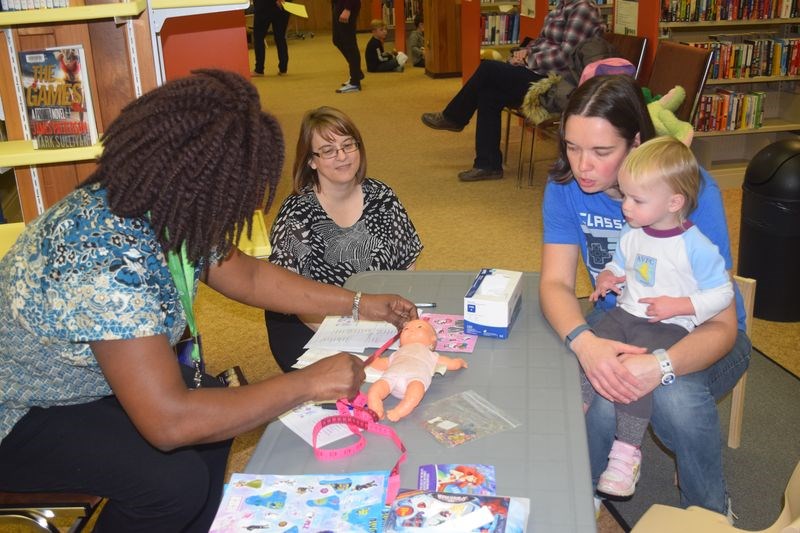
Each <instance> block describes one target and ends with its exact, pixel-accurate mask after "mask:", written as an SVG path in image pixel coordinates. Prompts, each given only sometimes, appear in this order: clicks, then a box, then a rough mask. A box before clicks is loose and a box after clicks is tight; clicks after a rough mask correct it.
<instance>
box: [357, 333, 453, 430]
mask: <svg viewBox="0 0 800 533" xmlns="http://www.w3.org/2000/svg"><path fill="white" fill-rule="evenodd" d="M435 347H436V331H435V330H434V329H433V326H431V325H430V324H428V323H427V322H425V321H424V320H412V321H410V322H408V323H407V324H406V325H405V327H404V328H403V331H401V332H400V349H399V350H397V351H396V352H394V353H393V354H392V355H390V356H389V357H381V358H378V359H376V360H375V361H373V362H372V364H371V366H372V367H373V368H375V369H377V370H382V371H383V375H382V376H381V377H380V379H379V380H378V381H376V382H375V383H373V384H372V385H371V386H370V388H369V391H367V405H369V408H370V409H372V410H373V411H375V412H376V413H377V414H378V416H379V417H381V418H383V415H384V412H383V399H384V398H386V397H387V396H389V393H391V394H392V396H395V397H396V398H400V403H398V404H397V405H396V406H395V407H394V409H389V411H387V412H386V417H387V418H388V419H389V420H391V421H392V422H397V421H398V420H400V419H401V418H403V417H404V416H406V415H408V414H409V413H411V411H413V410H414V408H415V407H416V406H417V405H418V404H419V402H420V401H421V400H422V397H423V396H424V395H425V391H426V390H428V386H430V384H431V379H432V378H433V373H434V370H435V369H436V367H437V365H444V366H446V367H447V369H448V370H457V369H459V368H466V366H467V363H466V361H464V360H463V359H461V358H460V357H459V358H457V359H453V358H451V357H446V356H444V355H439V354H438V353H436V352H434V351H433V349H434V348H435Z"/></svg>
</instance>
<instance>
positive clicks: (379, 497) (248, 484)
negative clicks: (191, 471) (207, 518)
mask: <svg viewBox="0 0 800 533" xmlns="http://www.w3.org/2000/svg"><path fill="white" fill-rule="evenodd" d="M388 480H389V472H383V471H377V472H360V473H352V474H350V473H347V474H321V475H315V474H298V475H273V474H263V475H261V474H233V475H232V476H231V480H230V482H229V483H228V485H227V486H226V488H225V493H224V495H223V497H222V502H221V503H220V506H219V509H218V510H217V515H216V516H215V517H214V522H213V523H212V524H211V529H210V533H233V532H239V531H242V532H248V531H276V532H277V531H281V532H284V531H292V530H293V529H292V528H293V527H294V528H296V529H295V531H347V532H350V533H372V532H375V531H380V526H381V524H383V522H384V520H385V512H386V506H385V498H386V489H387V486H388Z"/></svg>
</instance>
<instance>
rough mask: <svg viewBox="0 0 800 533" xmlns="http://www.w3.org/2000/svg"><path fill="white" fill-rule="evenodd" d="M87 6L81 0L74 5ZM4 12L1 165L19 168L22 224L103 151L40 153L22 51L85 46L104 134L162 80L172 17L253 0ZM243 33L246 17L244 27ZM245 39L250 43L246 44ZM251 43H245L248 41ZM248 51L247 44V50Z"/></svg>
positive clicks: (149, 0)
mask: <svg viewBox="0 0 800 533" xmlns="http://www.w3.org/2000/svg"><path fill="white" fill-rule="evenodd" d="M73 3H80V0H73ZM83 3H84V4H85V5H77V6H73V7H68V8H57V9H33V10H27V11H17V12H2V13H0V28H2V32H3V38H2V40H1V41H0V101H2V103H3V104H4V110H5V115H6V117H5V118H6V128H7V132H8V140H7V141H4V142H0V167H3V166H9V167H14V168H15V174H16V182H17V189H18V192H19V198H20V204H21V208H22V215H23V219H24V220H25V221H26V222H27V221H30V220H32V219H33V218H35V217H36V216H38V215H39V214H40V213H42V212H43V211H44V210H45V209H46V208H47V207H49V206H50V205H52V204H53V203H55V202H56V201H58V200H59V199H60V198H61V197H63V196H64V195H65V194H67V193H68V192H70V191H71V190H73V189H74V188H75V186H76V185H78V184H79V183H80V182H82V181H83V180H84V179H86V178H87V177H88V176H89V175H90V174H91V172H92V171H93V170H94V167H95V165H94V162H93V159H94V158H95V157H96V156H97V155H98V154H100V152H101V151H102V146H101V145H100V144H99V143H98V144H97V145H95V146H91V147H84V148H73V149H64V150H34V149H33V147H32V144H31V142H30V140H29V135H28V131H27V125H26V121H27V118H26V115H25V107H24V103H23V101H22V96H21V91H20V83H19V69H18V63H17V52H18V51H20V50H30V49H37V48H45V47H51V46H58V45H70V44H81V45H82V46H83V48H84V51H85V52H86V59H87V69H88V70H89V72H90V74H89V78H90V87H89V90H90V91H91V93H92V95H93V107H94V115H95V120H96V122H97V128H98V131H100V132H102V131H104V129H105V126H106V125H108V124H110V123H111V121H113V120H114V119H115V118H116V117H117V116H118V115H119V113H120V111H121V110H122V108H123V107H124V106H125V105H126V104H127V103H128V102H130V101H131V100H133V99H135V98H137V97H138V96H140V95H141V94H143V93H144V92H146V91H148V90H150V89H152V88H154V87H156V86H157V85H158V84H160V83H163V81H164V79H165V75H164V55H163V52H164V50H165V48H166V46H165V44H166V43H162V35H161V32H162V28H163V26H164V24H165V22H167V21H168V20H173V19H178V18H181V17H187V16H191V15H208V14H213V13H220V12H226V11H238V10H242V11H243V10H244V9H245V8H246V7H247V4H248V2H247V0H133V1H127V2H119V3H113V2H109V1H102V0H101V1H98V0H85V2H83ZM241 31H242V32H244V15H243V14H242V28H241ZM245 42H246V41H245ZM245 46H246V44H245ZM245 50H246V47H245Z"/></svg>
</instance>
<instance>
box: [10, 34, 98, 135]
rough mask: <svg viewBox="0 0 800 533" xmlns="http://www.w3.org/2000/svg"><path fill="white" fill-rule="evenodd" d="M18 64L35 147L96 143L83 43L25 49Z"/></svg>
mask: <svg viewBox="0 0 800 533" xmlns="http://www.w3.org/2000/svg"><path fill="white" fill-rule="evenodd" d="M19 66H20V74H21V77H22V92H23V98H24V100H25V108H26V110H27V115H28V127H29V128H30V134H31V140H32V141H33V147H34V148H36V149H54V148H76V147H79V146H91V145H92V144H95V143H96V142H97V139H98V136H97V126H96V124H95V120H94V110H93V108H92V98H91V91H90V88H89V78H88V74H87V65H86V58H85V56H84V53H83V47H82V46H81V45H70V46H59V47H55V48H45V49H42V50H26V51H22V52H20V53H19Z"/></svg>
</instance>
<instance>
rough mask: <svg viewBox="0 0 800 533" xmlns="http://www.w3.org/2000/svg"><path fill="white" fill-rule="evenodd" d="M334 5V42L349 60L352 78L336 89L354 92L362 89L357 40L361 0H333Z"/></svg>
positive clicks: (362, 77) (362, 74)
mask: <svg viewBox="0 0 800 533" xmlns="http://www.w3.org/2000/svg"><path fill="white" fill-rule="evenodd" d="M331 2H332V5H333V25H332V26H331V27H332V29H333V44H334V46H336V48H338V49H339V51H340V52H341V53H342V55H343V56H344V58H345V59H346V60H347V65H348V67H349V68H350V79H349V80H348V81H347V83H345V84H344V85H342V86H341V87H339V88H338V89H336V92H337V93H354V92H359V91H360V90H361V80H363V79H364V73H363V72H362V71H361V52H359V51H358V41H356V21H357V20H358V12H359V11H361V0H331Z"/></svg>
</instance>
